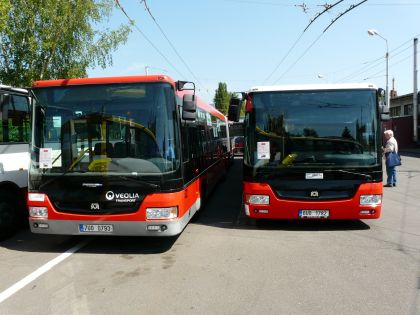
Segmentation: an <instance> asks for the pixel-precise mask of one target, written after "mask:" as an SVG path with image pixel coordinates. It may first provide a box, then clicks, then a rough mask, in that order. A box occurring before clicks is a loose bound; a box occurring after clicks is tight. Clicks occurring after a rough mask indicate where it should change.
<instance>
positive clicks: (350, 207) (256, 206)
mask: <svg viewBox="0 0 420 315" xmlns="http://www.w3.org/2000/svg"><path fill="white" fill-rule="evenodd" d="M243 194H244V195H243V197H244V211H245V215H246V216H248V217H250V218H254V219H333V220H334V219H343V220H351V219H378V218H379V217H380V216H381V206H382V203H381V200H382V183H366V184H361V185H360V186H359V189H358V190H357V191H356V194H355V195H354V196H353V197H352V198H349V199H343V200H316V199H315V198H314V200H289V199H281V198H278V197H277V195H276V194H275V193H274V191H273V189H272V188H271V187H270V185H268V184H264V183H247V182H245V183H244V193H243ZM251 196H255V198H254V197H253V198H251ZM365 196H376V197H377V198H378V199H379V200H380V202H377V203H371V204H369V203H367V204H361V198H362V199H363V198H365ZM250 201H251V202H250ZM252 201H255V202H256V203H253V202H252Z"/></svg>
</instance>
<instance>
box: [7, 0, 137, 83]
mask: <svg viewBox="0 0 420 315" xmlns="http://www.w3.org/2000/svg"><path fill="white" fill-rule="evenodd" d="M114 8H115V2H114V1H113V0H66V1H57V0H30V1H29V0H0V18H1V19H0V82H2V83H4V84H10V85H16V86H29V85H30V84H31V83H32V82H33V81H35V80H42V79H44V80H45V79H57V78H74V77H85V76H87V72H86V70H87V68H88V67H92V68H95V67H97V66H100V67H102V68H105V67H106V66H107V65H111V64H112V56H111V52H112V51H114V50H115V49H116V48H117V47H118V46H119V45H120V44H122V43H125V42H126V40H127V37H128V34H129V32H130V27H129V26H128V25H121V26H119V27H118V28H116V29H109V28H105V29H102V30H100V31H99V30H97V29H95V27H96V28H99V27H100V25H102V24H104V22H107V21H108V19H109V18H110V16H111V14H112V10H113V9H114ZM4 13H6V14H4ZM101 23H102V24H101Z"/></svg>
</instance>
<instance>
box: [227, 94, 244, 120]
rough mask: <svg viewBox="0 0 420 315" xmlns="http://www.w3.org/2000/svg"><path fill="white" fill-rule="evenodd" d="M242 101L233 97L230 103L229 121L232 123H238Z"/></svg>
mask: <svg viewBox="0 0 420 315" xmlns="http://www.w3.org/2000/svg"><path fill="white" fill-rule="evenodd" d="M241 105H242V99H240V98H237V97H232V98H231V99H230V102H229V112H228V119H229V120H230V121H234V122H238V121H239V117H240V115H241Z"/></svg>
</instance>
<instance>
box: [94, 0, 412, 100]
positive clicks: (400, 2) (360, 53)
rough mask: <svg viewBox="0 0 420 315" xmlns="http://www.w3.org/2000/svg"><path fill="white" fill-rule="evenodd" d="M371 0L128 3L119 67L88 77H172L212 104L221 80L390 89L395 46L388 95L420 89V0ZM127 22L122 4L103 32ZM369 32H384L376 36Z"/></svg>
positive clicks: (240, 87) (240, 86)
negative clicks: (129, 26) (417, 84)
mask: <svg viewBox="0 0 420 315" xmlns="http://www.w3.org/2000/svg"><path fill="white" fill-rule="evenodd" d="M337 2H339V3H338V4H337V5H335V6H334V7H332V8H330V9H329V10H327V11H325V12H324V13H323V14H321V15H319V14H320V13H322V12H323V11H324V10H325V9H326V6H328V5H333V4H335V3H337ZM362 2H363V0H342V1H339V0H320V1H316V0H306V1H304V0H296V1H294V0H147V1H142V0H119V3H120V4H121V6H122V7H123V8H124V10H125V12H126V13H127V15H128V16H129V18H130V19H131V20H133V21H134V22H135V27H134V28H133V30H132V32H131V34H130V35H129V38H128V41H127V43H126V44H123V45H121V46H120V47H119V48H118V49H117V50H116V51H115V52H113V53H112V58H113V65H112V66H109V67H107V68H106V69H102V68H99V67H97V68H95V69H89V70H88V76H89V77H102V76H126V75H144V74H145V73H146V71H147V73H148V74H165V75H168V76H170V77H172V78H173V79H174V80H187V81H193V82H195V84H196V88H197V94H198V95H199V96H201V98H203V99H204V100H205V101H206V102H208V103H213V98H214V93H215V90H216V89H217V87H218V83H219V82H224V83H226V84H227V88H228V91H230V92H243V91H248V90H249V89H250V88H251V87H252V86H257V85H280V84H281V85H283V84H307V83H310V84H313V83H354V82H365V83H367V82H369V83H374V84H376V85H377V86H378V87H382V88H384V89H385V87H386V75H385V73H386V58H385V55H386V51H387V45H388V51H389V59H388V65H389V76H388V80H389V81H388V82H389V89H390V90H391V89H392V87H393V81H394V86H395V90H396V91H397V93H398V95H404V94H409V93H412V92H413V76H414V74H413V69H414V66H413V64H414V48H413V40H414V38H415V37H420V0H367V1H365V2H363V3H362ZM358 3H361V4H360V5H359V6H356V5H357V4H358ZM145 4H146V5H147V7H148V9H149V11H148V10H146V6H145ZM351 8H353V9H351ZM347 10H349V11H348V12H346V11H347ZM340 15H341V16H340ZM315 18H316V19H315ZM334 20H335V22H334V23H333V24H331V23H332V22H333V21H334ZM311 21H312V23H311ZM124 23H128V19H127V16H125V15H124V14H123V12H122V11H121V10H119V9H118V8H116V9H115V11H114V13H113V15H112V17H111V18H110V19H109V21H107V23H106V25H100V26H98V27H103V26H106V27H110V28H114V27H117V26H118V25H120V24H124ZM310 23H311V24H310ZM309 24H310V25H309ZM330 24H331V25H330ZM308 25H309V27H308ZM328 26H329V28H328ZM327 28H328V29H327ZM305 29H306V30H305ZM369 29H374V30H376V31H377V33H378V34H379V35H380V36H378V35H374V36H370V35H369V34H368V32H367V31H368V30H369ZM418 51H420V47H418ZM417 57H418V58H419V53H417ZM419 63H420V62H418V67H417V68H419ZM417 76H418V75H417Z"/></svg>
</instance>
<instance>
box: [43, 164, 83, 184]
mask: <svg viewBox="0 0 420 315" xmlns="http://www.w3.org/2000/svg"><path fill="white" fill-rule="evenodd" d="M70 171H72V173H86V171H83V170H71V169H70V168H68V169H67V170H66V171H64V172H63V173H61V174H59V175H57V176H56V177H53V178H51V179H50V180H47V181H46V182H45V183H42V184H41V185H39V189H42V188H43V187H45V186H48V185H49V184H51V183H52V182H54V181H56V180H57V179H59V178H61V177H63V176H65V175H66V174H68V173H69V172H70Z"/></svg>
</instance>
